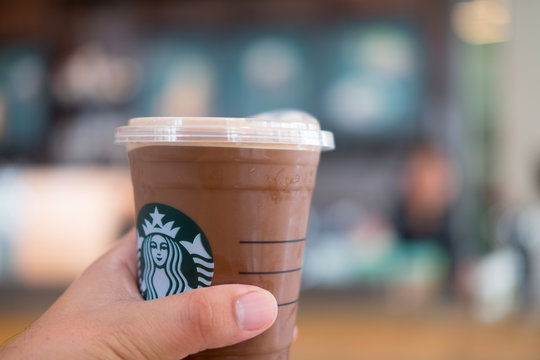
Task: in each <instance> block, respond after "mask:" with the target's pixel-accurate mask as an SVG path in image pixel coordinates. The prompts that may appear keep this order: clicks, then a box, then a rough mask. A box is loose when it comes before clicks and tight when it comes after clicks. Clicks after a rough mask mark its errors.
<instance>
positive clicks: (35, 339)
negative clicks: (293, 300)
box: [0, 231, 277, 359]
mask: <svg viewBox="0 0 540 360" xmlns="http://www.w3.org/2000/svg"><path fill="white" fill-rule="evenodd" d="M136 248H137V247H136V244H135V233H134V231H132V232H130V233H129V234H128V235H126V236H125V237H124V238H123V239H122V240H120V242H119V244H118V245H117V246H115V247H114V248H113V249H111V250H110V251H109V252H108V253H106V254H105V255H103V256H102V257H101V258H99V259H98V260H97V261H95V262H94V263H93V264H92V265H90V267H88V269H86V271H85V272H84V273H83V274H82V275H81V276H80V277H79V278H78V279H77V280H75V281H74V282H73V284H71V286H70V287H69V288H68V289H67V290H66V291H65V292H64V294H62V296H61V297H60V298H59V299H58V300H57V301H56V302H55V303H54V304H53V305H52V306H51V308H50V309H48V310H47V311H46V312H45V313H44V314H43V315H42V316H41V317H40V318H39V319H38V320H36V322H35V323H34V324H32V326H30V328H29V329H27V330H26V331H25V332H23V333H22V334H21V335H20V336H19V337H17V338H16V339H15V340H14V341H12V342H11V343H10V344H8V345H7V346H6V347H5V348H4V349H3V350H2V351H0V358H2V359H36V358H39V359H95V358H97V359H118V358H121V359H126V358H128V359H140V358H144V359H180V358H184V357H186V356H188V355H189V354H193V353H197V352H199V351H202V350H205V349H209V348H217V347H223V346H227V345H232V344H235V343H238V342H241V341H243V340H247V339H249V338H252V337H254V336H256V335H258V334H260V333H262V332H263V331H265V330H266V329H268V328H269V327H270V326H271V325H272V324H273V323H274V321H275V319H276V316H277V303H276V300H275V298H274V297H273V296H272V294H271V293H269V292H268V291H266V290H263V289H260V288H258V287H255V286H249V285H220V286H211V287H207V288H202V289H196V290H191V291H188V292H185V293H181V294H177V295H172V296H168V297H164V298H160V299H155V300H151V301H144V300H143V299H142V297H141V295H140V293H139V289H138V286H137V255H136Z"/></svg>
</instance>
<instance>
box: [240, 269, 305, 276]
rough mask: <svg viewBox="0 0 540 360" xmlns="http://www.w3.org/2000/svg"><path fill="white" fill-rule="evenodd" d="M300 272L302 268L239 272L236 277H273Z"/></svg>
mask: <svg viewBox="0 0 540 360" xmlns="http://www.w3.org/2000/svg"><path fill="white" fill-rule="evenodd" d="M300 270H302V267H299V268H296V269H288V270H277V271H239V272H238V275H274V274H285V273H291V272H295V271H300Z"/></svg>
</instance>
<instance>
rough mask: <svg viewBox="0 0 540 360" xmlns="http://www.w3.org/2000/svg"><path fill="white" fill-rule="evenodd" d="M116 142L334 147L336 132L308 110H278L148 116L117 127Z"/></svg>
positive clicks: (330, 148) (307, 147)
mask: <svg viewBox="0 0 540 360" xmlns="http://www.w3.org/2000/svg"><path fill="white" fill-rule="evenodd" d="M115 142H116V143H129V144H131V143H139V144H141V145H143V144H144V143H178V144H182V143H191V144H194V143H198V144H211V145H215V146H219V145H220V144H221V145H227V146H249V147H258V146H263V147H268V146H272V145H278V146H279V145H287V146H288V147H294V148H298V149H304V148H305V149H313V148H314V147H315V148H317V149H320V150H322V151H327V150H332V149H334V148H335V145H334V136H333V134H332V133H331V132H330V131H322V130H321V129H320V126H319V122H318V121H317V119H315V118H314V117H313V116H311V115H309V114H308V113H305V112H302V111H297V110H277V111H271V112H266V113H262V114H258V115H255V116H252V117H247V118H225V117H223V118H220V117H145V118H134V119H131V120H130V121H129V125H128V126H120V127H118V128H116V133H115Z"/></svg>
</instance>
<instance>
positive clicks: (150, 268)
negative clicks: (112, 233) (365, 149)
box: [115, 111, 334, 360]
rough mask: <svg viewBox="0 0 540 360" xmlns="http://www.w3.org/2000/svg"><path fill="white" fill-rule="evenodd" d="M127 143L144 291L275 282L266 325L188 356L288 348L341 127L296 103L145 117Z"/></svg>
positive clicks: (258, 355)
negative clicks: (322, 164)
mask: <svg viewBox="0 0 540 360" xmlns="http://www.w3.org/2000/svg"><path fill="white" fill-rule="evenodd" d="M115 140H116V142H117V143H127V149H128V157H129V162H130V168H131V176H132V182H133V189H134V196H135V207H136V214H137V224H136V226H137V247H138V255H139V286H140V291H141V294H142V296H143V297H144V298H145V299H146V300H151V299H155V298H158V297H162V296H167V295H172V294H177V293H180V292H183V291H188V290H191V289H196V288H200V287H205V286H212V285H220V284H236V283H240V284H251V285H256V286H260V287H262V288H265V289H267V290H269V291H270V292H272V293H273V294H274V296H275V297H276V299H277V302H278V305H279V307H278V309H279V311H278V317H277V320H276V322H275V323H274V325H272V327H271V328H270V329H269V330H267V331H266V332H264V333H263V334H261V335H259V336H257V337H255V338H253V339H250V340H247V341H244V342H242V343H240V344H237V345H233V346H229V347H225V348H220V349H212V350H207V351H204V352H201V353H199V354H196V355H192V356H190V357H189V358H190V359H261V360H275V359H287V358H288V353H289V347H290V344H291V342H292V337H293V329H294V324H295V321H296V310H297V307H298V297H299V290H300V279H301V270H302V259H303V252H304V245H305V241H306V232H307V225H308V217H309V209H310V203H311V195H312V191H313V187H314V185H315V176H316V172H317V166H318V163H319V156H320V152H321V151H324V150H331V149H333V148H334V139H333V135H332V133H330V132H327V131H321V130H320V128H319V124H318V122H317V120H315V119H314V118H313V117H311V116H309V115H308V114H306V113H303V112H298V111H277V112H270V113H265V114H261V115H258V116H254V117H251V118H181V117H179V118H135V119H132V120H130V122H129V125H128V126H123V127H119V128H117V129H116V136H115Z"/></svg>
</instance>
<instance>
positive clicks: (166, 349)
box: [122, 285, 277, 359]
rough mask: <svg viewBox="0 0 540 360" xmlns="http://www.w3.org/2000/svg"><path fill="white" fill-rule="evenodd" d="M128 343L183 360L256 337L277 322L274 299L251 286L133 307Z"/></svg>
mask: <svg viewBox="0 0 540 360" xmlns="http://www.w3.org/2000/svg"><path fill="white" fill-rule="evenodd" d="M131 305H133V306H135V307H137V309H133V310H132V311H136V314H137V317H135V318H133V321H134V322H135V323H134V324H129V325H128V324H125V325H128V329H126V330H127V331H125V332H122V333H123V334H125V335H127V336H126V337H129V339H126V341H128V342H133V341H135V342H136V345H137V347H136V348H138V349H139V350H140V351H141V352H143V354H142V355H144V356H145V357H148V358H159V359H169V358H170V359H179V358H183V357H186V356H188V355H190V354H193V353H197V352H199V351H202V350H205V349H209V348H217V347H223V346H227V345H232V344H235V343H238V342H241V341H244V340H247V339H249V338H252V337H254V336H256V335H258V334H260V333H262V332H263V331H265V330H266V329H268V328H269V327H270V326H271V325H272V324H273V323H274V321H275V319H276V316H277V303H276V299H275V298H274V296H273V295H272V294H271V293H270V292H268V291H266V290H263V289H261V288H258V287H255V286H249V285H220V286H211V287H207V288H203V289H196V290H192V291H188V292H185V293H181V294H177V295H173V296H168V297H164V298H160V299H155V300H150V301H144V302H137V303H132V304H131Z"/></svg>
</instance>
